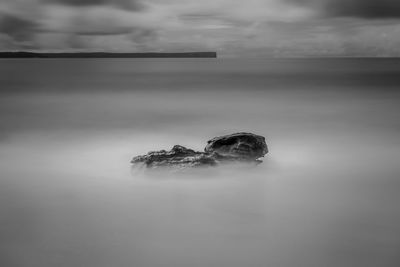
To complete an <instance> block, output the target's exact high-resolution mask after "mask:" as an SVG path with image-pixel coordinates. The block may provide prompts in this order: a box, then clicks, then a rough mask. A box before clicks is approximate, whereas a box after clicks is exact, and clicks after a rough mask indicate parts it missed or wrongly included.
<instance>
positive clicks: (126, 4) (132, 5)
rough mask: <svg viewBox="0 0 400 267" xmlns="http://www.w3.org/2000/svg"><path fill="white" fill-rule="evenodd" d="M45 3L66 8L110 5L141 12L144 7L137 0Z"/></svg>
mask: <svg viewBox="0 0 400 267" xmlns="http://www.w3.org/2000/svg"><path fill="white" fill-rule="evenodd" d="M44 1H45V2H47V3H58V4H62V5H67V6H78V7H82V6H101V5H112V6H117V7H120V8H124V9H129V10H137V11H139V10H142V9H143V8H144V7H145V6H144V4H143V3H142V2H141V1H139V0H44Z"/></svg>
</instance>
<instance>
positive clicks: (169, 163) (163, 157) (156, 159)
mask: <svg viewBox="0 0 400 267" xmlns="http://www.w3.org/2000/svg"><path fill="white" fill-rule="evenodd" d="M131 163H133V164H138V163H144V165H145V166H146V167H147V168H152V169H155V168H158V167H173V168H178V169H182V168H188V167H198V166H214V165H216V164H217V162H216V160H215V159H214V158H213V157H212V156H211V154H208V153H202V152H196V151H194V150H192V149H188V148H186V147H183V146H180V145H175V146H174V147H173V148H172V149H171V150H170V151H165V150H160V151H152V152H149V153H147V155H143V156H137V157H134V158H133V159H132V161H131Z"/></svg>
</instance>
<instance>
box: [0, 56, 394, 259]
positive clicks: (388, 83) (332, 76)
mask: <svg viewBox="0 0 400 267" xmlns="http://www.w3.org/2000/svg"><path fill="white" fill-rule="evenodd" d="M0 122H1V123H0V266H4V267H14V266H18V267H19V266H29V267H36V266H37V267H39V266H40V267H54V266H57V267H64V266H65V267H71V266H74V267H78V266H81V267H92V266H93V267H95V266H96V267H110V266H112V267H128V266H130V267H214V266H215V267H244V266H245V267H266V266H271V267H275V266H282V267H312V266H318V267H320V266H324V267H337V266H340V267H347V266H348V267H355V266H360V267H368V266H371V267H372V266H373V267H376V266H380V267H397V266H399V263H400V162H399V159H400V138H399V136H400V60H398V59H270V60H259V59H7V60H6V59H3V60H0ZM237 131H249V132H254V133H257V134H260V135H263V136H265V137H266V140H267V143H268V145H269V148H270V153H269V154H268V155H267V156H266V157H265V159H264V162H263V163H262V164H260V165H259V166H257V167H256V168H246V167H243V168H233V169H229V168H217V169H208V170H199V171H196V172H195V173H190V172H189V173H186V174H180V175H176V176H175V175H170V174H169V175H165V177H164V176H163V175H158V176H156V177H155V176H151V175H148V174H146V173H143V172H141V171H136V170H134V169H131V166H130V163H129V161H130V159H131V158H132V157H133V156H135V155H139V154H144V153H147V152H148V151H151V150H159V149H170V148H171V147H172V146H173V145H175V144H181V145H184V146H187V147H191V148H194V149H198V150H202V149H203V148H204V146H205V143H206V141H207V140H208V139H210V138H212V137H214V136H218V135H222V134H229V133H233V132H237Z"/></svg>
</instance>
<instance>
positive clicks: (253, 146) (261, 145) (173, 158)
mask: <svg viewBox="0 0 400 267" xmlns="http://www.w3.org/2000/svg"><path fill="white" fill-rule="evenodd" d="M267 153H268V147H267V144H266V143H265V138H264V137H262V136H260V135H255V134H252V133H235V134H230V135H224V136H219V137H215V138H213V139H211V140H209V141H208V142H207V146H206V147H205V149H204V152H198V151H194V150H192V149H188V148H186V147H183V146H180V145H175V146H174V147H173V148H172V149H171V150H170V151H166V150H160V151H153V152H149V153H147V154H146V155H142V156H136V157H134V158H133V159H132V161H131V163H132V164H134V165H135V166H136V165H139V166H145V167H147V168H150V169H157V168H163V167H167V168H173V169H187V168H193V167H210V166H218V165H220V164H224V163H235V162H246V163H257V164H258V163H260V162H262V161H261V160H259V158H261V157H263V156H264V155H265V154H267Z"/></svg>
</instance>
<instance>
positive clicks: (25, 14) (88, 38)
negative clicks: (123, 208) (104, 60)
mask: <svg viewBox="0 0 400 267" xmlns="http://www.w3.org/2000/svg"><path fill="white" fill-rule="evenodd" d="M0 50H1V51H17V50H26V51H36V52H88V51H107V52H148V51H155V52H186V51H217V52H218V55H219V56H224V57H314V56H315V57H321V56H328V57H331V56H332V57H335V56H338V57H343V56H345V57H347V56H355V57H359V56H368V57H369V56H370V57H375V56H382V57H391V56H400V1H399V0H246V1H244V0H0Z"/></svg>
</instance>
